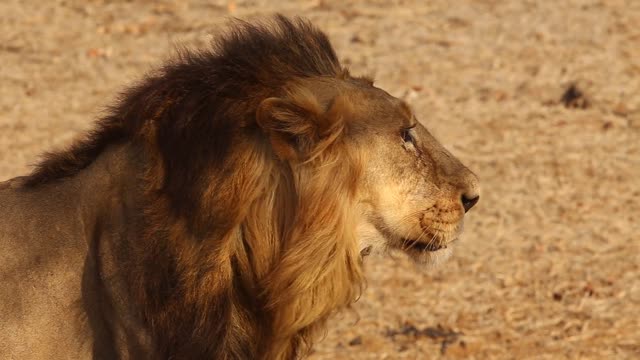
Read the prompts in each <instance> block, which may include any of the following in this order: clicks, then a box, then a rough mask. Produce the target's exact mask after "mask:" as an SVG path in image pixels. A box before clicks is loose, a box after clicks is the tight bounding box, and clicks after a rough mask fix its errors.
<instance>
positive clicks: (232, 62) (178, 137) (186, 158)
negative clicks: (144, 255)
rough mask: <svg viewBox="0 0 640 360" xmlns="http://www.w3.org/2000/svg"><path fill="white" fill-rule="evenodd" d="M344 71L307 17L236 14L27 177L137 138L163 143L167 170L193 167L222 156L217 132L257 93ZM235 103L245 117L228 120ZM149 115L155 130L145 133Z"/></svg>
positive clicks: (35, 178)
mask: <svg viewBox="0 0 640 360" xmlns="http://www.w3.org/2000/svg"><path fill="white" fill-rule="evenodd" d="M342 71H343V70H342V69H341V67H340V64H339V61H338V59H337V57H336V54H335V52H334V50H333V48H332V46H331V44H330V43H329V40H328V39H327V37H326V36H325V34H323V33H322V32H320V31H319V30H317V29H316V28H314V27H313V26H312V25H311V24H310V23H309V22H307V21H304V20H302V19H295V20H293V21H291V20H289V19H287V18H285V17H283V16H281V15H277V16H276V18H275V21H274V22H273V23H271V24H250V23H247V22H243V21H240V20H237V21H236V24H235V26H234V27H232V28H231V30H230V31H228V32H227V33H226V34H225V35H224V36H222V37H220V38H219V39H218V40H216V41H215V42H214V43H213V44H212V47H211V48H210V49H207V50H201V51H182V52H181V53H180V54H179V55H178V56H177V58H176V59H174V60H173V61H172V62H170V63H168V64H165V65H164V66H163V67H161V68H160V69H159V70H158V71H157V72H156V73H154V74H151V75H150V76H148V77H147V78H145V79H143V80H142V81H141V82H139V83H138V84H137V85H136V86H134V87H132V88H131V89H129V90H128V91H126V92H124V93H123V94H122V95H121V96H120V100H119V101H118V102H117V103H116V104H115V106H112V107H110V110H109V114H108V115H107V116H105V117H104V118H102V119H101V120H100V121H98V122H97V124H96V126H95V128H94V129H93V130H91V131H90V132H89V133H88V134H86V135H85V136H84V137H83V138H81V139H79V140H77V141H76V142H75V143H74V144H72V145H71V146H70V147H69V148H68V149H67V150H64V151H58V152H53V153H47V154H45V155H44V156H43V160H42V161H40V162H39V164H37V166H36V168H35V169H34V171H33V172H32V173H31V174H30V175H29V176H28V177H27V179H26V182H25V184H26V186H36V185H38V184H43V183H47V182H51V181H54V180H58V179H62V178H65V177H68V176H73V175H74V174H76V173H77V172H79V171H80V170H82V169H84V168H85V167H87V166H88V165H89V164H91V163H92V162H93V160H94V159H95V158H96V157H97V156H98V155H99V154H100V153H101V152H102V151H103V150H104V149H105V148H106V147H107V146H108V145H110V144H114V143H118V142H126V141H140V140H147V141H153V142H154V143H156V144H158V146H160V151H161V152H162V154H161V157H162V158H164V160H165V162H166V164H165V165H166V166H167V167H168V168H167V169H166V170H167V174H172V173H173V174H186V173H187V172H186V171H185V170H186V169H184V168H183V167H184V166H189V168H190V169H191V170H190V172H191V173H194V171H196V172H197V169H198V166H199V163H198V162H199V161H200V160H205V159H206V161H210V160H211V155H214V154H215V157H216V158H221V157H223V156H224V153H225V151H226V149H228V148H229V146H228V144H227V143H226V140H228V139H230V136H224V135H223V134H222V133H224V132H233V131H235V130H234V129H238V128H241V127H246V126H251V125H252V124H251V121H250V119H252V116H253V115H254V114H253V112H255V107H256V106H257V102H256V101H257V100H258V99H260V98H264V97H267V96H270V95H274V94H277V93H278V92H279V91H280V90H281V87H282V86H283V84H284V83H285V82H286V81H288V80H290V79H292V78H296V77H308V76H329V77H335V76H339V75H340V74H341V73H342ZM239 103H241V104H242V105H238V104H239ZM239 108H241V109H242V111H244V112H246V114H242V115H243V117H244V118H245V119H247V121H246V122H241V123H235V124H230V123H229V121H236V120H237V118H238V117H237V116H228V115H229V114H228V113H229V112H234V111H237V109H239ZM149 121H152V122H154V124H153V125H154V126H153V128H155V129H157V130H156V131H157V133H156V134H149V132H150V129H151V127H149V126H148V125H149V123H148V122H149ZM149 136H153V137H155V138H153V139H149V138H148V137H149ZM198 145H200V146H201V147H198ZM205 145H206V146H205ZM202 146H204V147H202ZM187 164H188V165H187ZM167 180H168V183H171V180H170V179H167ZM167 185H169V184H167ZM182 185H183V184H179V183H178V184H174V186H175V187H176V188H180V187H181V186H182Z"/></svg>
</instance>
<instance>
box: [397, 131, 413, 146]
mask: <svg viewBox="0 0 640 360" xmlns="http://www.w3.org/2000/svg"><path fill="white" fill-rule="evenodd" d="M411 129H413V128H408V129H402V130H400V137H402V141H404V142H405V143H411V144H412V145H415V139H414V138H413V133H412V130H411Z"/></svg>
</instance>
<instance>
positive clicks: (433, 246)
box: [402, 239, 447, 252]
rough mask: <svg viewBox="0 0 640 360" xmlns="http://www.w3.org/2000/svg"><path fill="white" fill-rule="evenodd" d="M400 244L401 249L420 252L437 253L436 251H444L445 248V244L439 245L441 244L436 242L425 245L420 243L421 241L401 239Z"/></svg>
mask: <svg viewBox="0 0 640 360" xmlns="http://www.w3.org/2000/svg"><path fill="white" fill-rule="evenodd" d="M402 243H403V244H404V246H403V249H406V250H416V251H420V252H425V251H438V250H442V249H446V248H447V245H446V244H441V243H437V242H428V243H425V242H422V241H418V240H412V239H402Z"/></svg>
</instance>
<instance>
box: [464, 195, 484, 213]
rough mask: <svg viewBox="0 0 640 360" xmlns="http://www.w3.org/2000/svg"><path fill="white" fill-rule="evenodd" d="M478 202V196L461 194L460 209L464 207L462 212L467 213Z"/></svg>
mask: <svg viewBox="0 0 640 360" xmlns="http://www.w3.org/2000/svg"><path fill="white" fill-rule="evenodd" d="M478 200H480V195H471V196H469V195H467V194H462V207H464V212H467V211H469V210H470V209H471V208H472V207H473V206H474V205H475V204H477V203H478Z"/></svg>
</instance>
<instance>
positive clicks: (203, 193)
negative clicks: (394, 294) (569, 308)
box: [0, 15, 479, 359]
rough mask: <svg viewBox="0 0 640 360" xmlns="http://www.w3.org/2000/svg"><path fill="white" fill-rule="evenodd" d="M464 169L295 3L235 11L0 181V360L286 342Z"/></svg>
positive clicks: (433, 253) (455, 186)
mask: <svg viewBox="0 0 640 360" xmlns="http://www.w3.org/2000/svg"><path fill="white" fill-rule="evenodd" d="M478 184H479V181H478V178H477V176H476V175H474V173H473V172H471V171H470V170H469V169H468V168H467V167H465V166H464V165H463V164H462V163H461V162H460V161H459V160H457V159H456V158H455V157H454V156H453V155H451V153H449V152H448V151H447V150H446V149H445V148H444V147H443V146H442V145H441V144H440V143H439V142H438V141H437V140H436V139H434V137H432V135H430V133H429V132H428V131H427V129H426V128H425V127H424V126H423V125H422V124H421V123H420V122H419V121H418V120H417V119H416V116H415V115H414V113H413V112H412V110H411V108H410V107H409V106H408V105H407V104H406V103H405V102H403V101H402V100H400V99H398V98H395V97H393V96H391V95H390V94H388V93H387V92H385V91H384V90H382V89H380V88H378V87H376V86H375V85H374V83H373V81H372V80H371V79H369V78H367V77H357V76H352V75H351V74H350V73H349V71H348V70H347V69H346V68H344V67H343V66H342V65H341V64H340V62H339V60H338V58H337V56H336V53H335V51H334V49H333V48H332V45H331V44H330V42H329V40H328V37H327V36H326V35H325V34H324V33H323V32H322V31H321V30H319V29H317V28H316V27H314V26H313V25H312V24H311V23H310V22H309V21H308V20H305V19H302V18H295V19H290V18H286V17H284V16H282V15H276V16H275V18H274V19H272V20H271V21H269V22H261V23H258V22H256V23H247V22H242V21H239V20H238V21H237V22H235V25H234V26H231V28H230V30H229V31H228V32H226V33H225V34H223V35H222V36H220V37H219V38H218V39H217V40H216V41H215V42H214V43H213V45H212V46H211V48H208V49H205V50H197V51H195V50H189V51H186V50H184V51H181V52H179V53H178V55H177V56H176V57H175V59H173V60H171V61H169V62H167V63H166V64H165V65H164V66H162V67H160V68H159V69H158V70H157V71H155V72H153V73H151V74H148V75H147V76H146V77H144V78H143V79H142V80H141V81H140V82H139V83H138V84H137V85H135V86H133V87H131V88H130V89H128V90H126V91H124V92H123V93H122V94H121V97H120V98H119V100H118V101H117V102H116V104H115V105H113V106H112V107H110V108H109V110H108V112H107V114H106V115H105V116H103V117H102V118H101V119H99V120H98V121H97V123H96V125H95V126H94V128H93V129H92V130H91V131H89V132H88V133H87V134H85V135H84V136H83V137H82V138H80V139H77V140H76V141H75V142H73V143H72V144H71V146H70V147H69V148H67V149H63V150H60V151H55V152H52V153H48V154H46V155H45V156H44V158H43V159H42V160H41V161H40V162H39V164H38V165H37V166H36V167H35V169H34V170H33V171H32V173H30V174H29V175H26V176H23V177H17V178H14V179H11V180H8V181H6V182H4V183H2V184H1V185H0V204H2V205H1V208H0V278H1V279H2V281H1V282H0V314H1V316H2V321H1V322H0V324H1V326H0V358H2V359H25V358H29V359H87V358H93V359H293V358H299V357H302V356H305V355H306V354H308V352H309V350H310V349H311V348H312V345H313V342H314V340H315V339H316V338H317V336H318V334H319V333H321V332H322V331H323V330H324V327H325V325H326V321H327V319H328V318H329V317H330V316H331V315H332V314H334V313H336V312H338V311H340V310H343V309H345V308H348V307H349V306H350V305H351V304H352V303H353V302H354V301H355V300H356V299H357V298H358V296H359V295H360V293H361V291H363V287H364V285H363V284H364V280H365V276H364V271H363V262H364V257H365V255H367V254H369V253H371V252H378V253H384V252H385V251H386V250H389V249H398V250H402V251H404V252H406V253H407V254H408V255H409V256H410V257H411V258H413V259H414V260H415V261H416V262H418V263H430V262H432V261H433V260H434V259H436V258H442V257H446V255H447V254H449V253H450V252H451V248H452V246H453V245H454V242H456V240H457V239H458V238H459V237H460V234H461V232H462V228H463V219H464V214H465V212H467V211H468V210H469V209H470V208H471V207H473V206H474V205H475V204H476V203H477V201H478V198H479V185H478Z"/></svg>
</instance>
